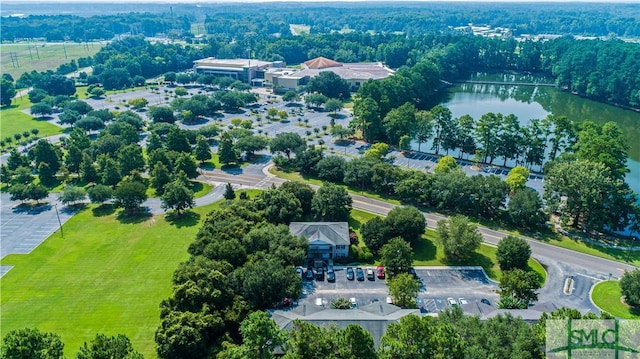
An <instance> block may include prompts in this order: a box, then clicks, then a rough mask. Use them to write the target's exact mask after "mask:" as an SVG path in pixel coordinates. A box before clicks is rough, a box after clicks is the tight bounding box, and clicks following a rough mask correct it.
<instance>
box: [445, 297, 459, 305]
mask: <svg viewBox="0 0 640 359" xmlns="http://www.w3.org/2000/svg"><path fill="white" fill-rule="evenodd" d="M447 303H449V305H450V306H452V307H457V306H458V302H457V301H456V300H455V299H453V298H447Z"/></svg>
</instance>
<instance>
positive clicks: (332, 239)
mask: <svg viewBox="0 0 640 359" xmlns="http://www.w3.org/2000/svg"><path fill="white" fill-rule="evenodd" d="M289 231H290V232H291V234H293V235H294V236H302V237H304V238H306V239H307V240H308V241H309V252H308V254H307V258H308V259H309V260H312V261H315V260H322V261H328V260H330V259H334V258H344V257H348V256H349V245H350V244H351V242H350V241H349V224H348V223H347V222H292V223H291V224H289Z"/></svg>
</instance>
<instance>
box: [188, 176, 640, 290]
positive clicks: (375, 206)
mask: <svg viewBox="0 0 640 359" xmlns="http://www.w3.org/2000/svg"><path fill="white" fill-rule="evenodd" d="M262 167H263V170H261V171H256V170H255V169H256V168H257V167H256V166H248V167H245V168H243V169H239V170H235V171H222V170H213V171H203V175H202V176H201V177H200V178H201V179H203V180H206V181H209V182H218V183H227V182H229V183H231V184H236V185H244V186H248V187H262V188H264V187H269V186H271V184H275V185H280V184H282V183H284V182H286V180H285V179H282V178H278V177H275V176H273V175H271V174H269V172H268V166H262ZM312 187H315V188H317V187H318V186H312ZM351 197H352V198H353V207H354V208H356V209H360V210H364V211H367V212H372V213H375V214H380V215H386V214H387V213H388V212H389V211H390V210H392V209H393V208H394V207H396V205H394V204H391V203H387V202H384V201H380V200H377V199H373V198H369V197H365V196H361V195H358V194H353V193H352V194H351ZM424 216H425V218H426V220H427V226H428V227H430V228H435V227H436V223H437V222H438V221H439V220H442V219H447V217H446V216H443V215H440V214H436V213H425V214H424ZM478 229H479V230H480V233H481V234H482V236H483V239H484V241H485V242H487V243H488V244H491V245H497V244H498V242H499V241H500V239H502V238H504V237H506V236H507V235H508V234H507V233H504V232H499V231H496V230H493V229H490V228H487V227H482V226H479V227H478ZM528 241H529V244H530V245H531V251H532V253H533V255H534V257H538V256H541V257H544V258H548V259H551V260H554V261H556V262H558V263H565V264H571V265H574V266H577V267H583V268H585V269H588V270H589V272H590V273H592V272H597V273H600V274H605V275H607V276H608V275H609V273H612V276H613V277H616V278H617V277H619V276H620V275H622V273H623V272H624V271H625V270H633V269H634V268H635V267H634V266H632V265H629V264H625V263H621V262H616V261H612V260H609V259H604V258H600V257H595V256H592V255H589V254H584V253H580V252H576V251H573V250H569V249H564V248H561V247H557V246H553V245H550V244H546V243H542V242H539V241H535V240H528Z"/></svg>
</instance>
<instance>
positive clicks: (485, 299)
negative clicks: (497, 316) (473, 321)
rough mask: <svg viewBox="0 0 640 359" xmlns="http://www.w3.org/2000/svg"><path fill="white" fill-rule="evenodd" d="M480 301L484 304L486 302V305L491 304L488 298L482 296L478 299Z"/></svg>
mask: <svg viewBox="0 0 640 359" xmlns="http://www.w3.org/2000/svg"><path fill="white" fill-rule="evenodd" d="M480 303H484V304H486V305H491V302H490V301H489V299H487V298H482V299H480Z"/></svg>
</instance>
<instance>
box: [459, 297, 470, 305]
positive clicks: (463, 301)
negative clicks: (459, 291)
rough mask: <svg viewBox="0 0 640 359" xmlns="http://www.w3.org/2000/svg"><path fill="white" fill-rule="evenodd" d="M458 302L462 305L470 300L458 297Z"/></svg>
mask: <svg viewBox="0 0 640 359" xmlns="http://www.w3.org/2000/svg"><path fill="white" fill-rule="evenodd" d="M458 303H460V305H465V304H467V303H469V302H468V301H467V300H466V299H464V298H460V299H458Z"/></svg>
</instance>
